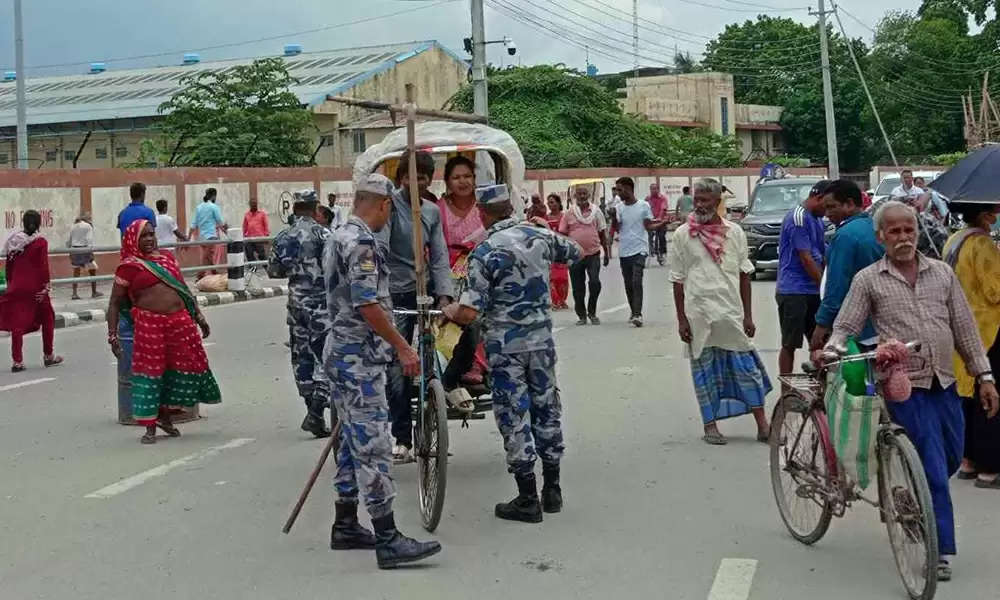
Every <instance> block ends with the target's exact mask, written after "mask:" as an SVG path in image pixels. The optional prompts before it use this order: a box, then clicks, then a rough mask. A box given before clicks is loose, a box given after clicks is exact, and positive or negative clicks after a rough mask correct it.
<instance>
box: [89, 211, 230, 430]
mask: <svg viewBox="0 0 1000 600" xmlns="http://www.w3.org/2000/svg"><path fill="white" fill-rule="evenodd" d="M119 319H131V320H132V322H133V323H134V326H135V342H134V346H133V351H132V414H133V416H134V417H135V420H136V421H137V422H138V423H139V424H140V425H145V426H146V434H145V435H143V436H142V439H141V440H140V441H141V442H142V443H143V444H154V443H156V427H157V426H159V427H160V428H161V429H163V431H165V432H166V433H167V435H169V436H170V437H177V436H179V435H180V434H181V433H180V431H178V430H177V428H176V427H175V426H174V424H173V422H172V421H171V418H170V412H169V410H168V409H167V407H168V406H194V405H195V404H197V403H202V404H218V403H219V402H221V401H222V397H221V395H220V393H219V386H218V384H217V383H216V382H215V377H214V376H213V375H212V371H211V370H210V369H209V368H208V358H207V356H206V355H205V348H204V347H203V346H202V343H201V340H202V337H206V338H207V337H208V335H209V331H210V330H209V327H208V321H206V320H205V316H204V315H203V314H202V313H201V310H200V309H199V308H198V302H197V301H196V300H195V298H194V296H192V295H191V292H190V291H189V290H188V288H187V285H186V284H185V283H184V278H183V276H182V275H181V272H180V268H179V267H178V265H177V260H176V259H175V258H174V256H173V254H171V253H169V252H166V251H164V252H160V251H159V250H157V247H156V232H155V231H154V229H153V225H152V224H151V223H149V222H148V221H146V220H144V219H140V220H138V221H135V222H133V223H132V224H131V225H129V227H128V229H126V230H125V235H124V236H123V237H122V261H121V264H119V265H118V269H117V270H116V271H115V284H114V287H113V288H112V289H111V302H110V304H109V306H108V344H110V345H111V351H112V352H113V353H114V355H115V356H116V357H119V356H120V355H121V345H120V343H119V341H118V333H117V332H118V321H119ZM199 327H200V328H201V334H200V335H199V333H198V328H199Z"/></svg>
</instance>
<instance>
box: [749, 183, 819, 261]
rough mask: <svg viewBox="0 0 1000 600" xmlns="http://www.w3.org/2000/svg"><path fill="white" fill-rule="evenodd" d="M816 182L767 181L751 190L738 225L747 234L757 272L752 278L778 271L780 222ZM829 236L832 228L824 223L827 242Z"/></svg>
mask: <svg viewBox="0 0 1000 600" xmlns="http://www.w3.org/2000/svg"><path fill="white" fill-rule="evenodd" d="M819 181H821V178H820V177H789V178H785V179H767V180H764V181H761V182H760V183H758V184H757V187H756V188H754V190H753V194H752V195H751V196H750V203H749V205H748V206H747V213H746V216H745V217H743V220H742V221H740V225H741V226H742V227H743V229H744V231H746V234H747V246H749V249H750V262H752V263H753V264H754V267H755V268H756V271H755V274H756V273H760V272H762V271H777V270H778V241H779V239H780V238H781V222H782V221H783V220H784V218H785V215H786V214H788V211H790V210H792V209H794V208H795V207H796V206H798V205H800V204H802V202H803V201H804V200H805V199H806V198H808V197H809V190H810V189H812V187H813V186H814V185H816V183H817V182H819ZM824 222H826V221H824ZM832 235H833V226H832V225H831V224H829V223H828V222H827V238H828V239H829V237H831V236H832Z"/></svg>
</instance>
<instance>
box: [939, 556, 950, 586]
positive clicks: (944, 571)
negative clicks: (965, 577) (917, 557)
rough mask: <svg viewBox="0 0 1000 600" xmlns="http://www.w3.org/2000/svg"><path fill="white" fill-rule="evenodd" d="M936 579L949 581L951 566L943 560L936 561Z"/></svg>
mask: <svg viewBox="0 0 1000 600" xmlns="http://www.w3.org/2000/svg"><path fill="white" fill-rule="evenodd" d="M937 579H938V581H951V565H950V564H948V561H947V560H945V559H943V558H942V559H940V560H938V566H937Z"/></svg>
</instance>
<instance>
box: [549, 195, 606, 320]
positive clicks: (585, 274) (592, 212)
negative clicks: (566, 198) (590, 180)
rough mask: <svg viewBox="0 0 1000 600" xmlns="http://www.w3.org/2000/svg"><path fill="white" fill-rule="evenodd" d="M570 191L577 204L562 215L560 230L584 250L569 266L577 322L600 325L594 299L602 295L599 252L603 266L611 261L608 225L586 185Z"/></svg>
mask: <svg viewBox="0 0 1000 600" xmlns="http://www.w3.org/2000/svg"><path fill="white" fill-rule="evenodd" d="M573 193H574V195H575V196H576V203H575V204H574V205H573V206H571V207H570V208H569V210H567V211H566V212H565V213H564V214H563V217H562V220H561V221H560V222H559V233H561V234H563V235H568V236H569V237H570V239H572V240H573V241H574V242H576V243H577V244H579V246H580V248H581V249H582V250H583V258H582V259H580V260H579V261H577V262H575V263H573V265H572V266H570V268H569V277H570V281H571V283H572V284H573V309H574V310H575V311H576V316H577V322H576V324H577V325H586V324H587V319H590V323H591V324H592V325H600V324H601V320H600V319H599V318H598V317H597V299H598V298H599V297H600V295H601V251H602V250H603V251H604V266H605V267H606V266H608V262H610V260H611V240H610V239H609V236H608V224H607V221H606V220H605V218H604V213H603V212H602V211H601V210H599V209H598V208H597V207H595V206H593V205H592V204H591V203H590V190H589V189H588V188H587V187H586V186H583V185H580V186H577V187H576V189H575V190H574V192H573ZM588 292H589V293H590V297H589V298H588V297H587V293H588Z"/></svg>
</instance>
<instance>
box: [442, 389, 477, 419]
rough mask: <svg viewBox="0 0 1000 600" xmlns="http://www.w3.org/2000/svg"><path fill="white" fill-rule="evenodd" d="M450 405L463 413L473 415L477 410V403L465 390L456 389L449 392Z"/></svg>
mask: <svg viewBox="0 0 1000 600" xmlns="http://www.w3.org/2000/svg"><path fill="white" fill-rule="evenodd" d="M447 399H448V405H449V406H451V407H452V408H454V409H455V410H457V411H458V412H461V413H466V414H472V413H473V412H474V411H475V410H476V401H475V400H474V399H473V398H472V394H470V393H469V390H467V389H465V388H455V389H453V390H452V391H450V392H448V398H447Z"/></svg>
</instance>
